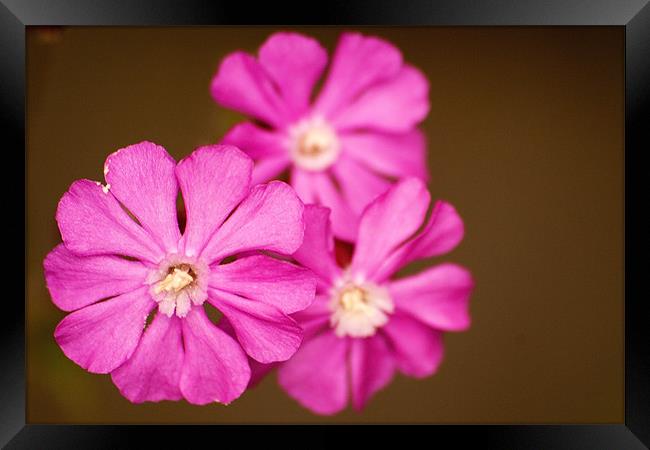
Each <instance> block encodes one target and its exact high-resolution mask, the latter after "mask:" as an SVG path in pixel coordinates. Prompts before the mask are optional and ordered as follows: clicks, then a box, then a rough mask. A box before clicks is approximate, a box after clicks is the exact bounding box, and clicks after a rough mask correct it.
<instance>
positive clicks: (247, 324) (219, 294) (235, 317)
mask: <svg viewBox="0 0 650 450" xmlns="http://www.w3.org/2000/svg"><path fill="white" fill-rule="evenodd" d="M209 292H210V296H209V297H208V301H210V303H211V304H212V305H214V307H215V308H217V309H218V310H219V311H221V312H222V313H223V314H224V316H226V317H227V318H228V321H229V322H230V324H231V325H232V327H233V329H234V330H235V334H236V335H237V339H238V340H239V343H240V344H241V345H242V347H243V348H244V350H245V351H246V353H248V355H249V356H250V357H251V358H253V359H255V360H257V361H259V362H261V363H270V362H274V361H285V360H287V359H289V358H291V356H292V355H293V354H294V353H295V352H296V350H297V349H298V347H300V343H301V342H302V328H300V326H299V325H298V324H297V323H296V321H295V320H293V319H292V318H291V317H289V316H287V315H286V314H284V313H283V312H282V311H280V310H279V309H278V308H276V307H274V306H271V305H268V304H266V303H262V302H258V301H255V300H249V299H246V298H243V297H240V296H237V295H234V294H230V293H228V292H224V291H222V290H217V289H210V291H209Z"/></svg>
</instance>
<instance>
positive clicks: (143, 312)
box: [44, 142, 315, 404]
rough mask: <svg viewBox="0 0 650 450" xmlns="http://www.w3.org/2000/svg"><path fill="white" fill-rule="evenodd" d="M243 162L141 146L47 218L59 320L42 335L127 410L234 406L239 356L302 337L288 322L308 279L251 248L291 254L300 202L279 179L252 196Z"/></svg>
mask: <svg viewBox="0 0 650 450" xmlns="http://www.w3.org/2000/svg"><path fill="white" fill-rule="evenodd" d="M252 165H253V163H252V161H251V159H250V158H249V157H248V156H246V155H245V154H244V153H242V152H241V151H239V150H238V149H236V148H235V147H232V146H220V145H214V146H207V147H201V148H199V149H197V150H196V151H195V152H194V153H192V155H190V156H189V157H187V158H185V159H183V160H182V161H181V162H180V163H178V164H176V162H175V161H174V160H173V159H172V157H171V156H169V154H168V153H167V152H166V151H165V149H164V148H163V147H160V146H157V145H155V144H153V143H150V142H142V143H140V144H136V145H132V146H129V147H126V148H124V149H121V150H118V151H117V152H115V153H113V154H112V155H110V156H109V157H108V158H107V160H106V164H105V166H104V174H105V178H106V183H107V184H106V185H105V186H102V185H101V183H99V182H93V181H90V180H79V181H75V182H74V183H73V184H72V185H71V186H70V189H69V190H68V192H66V193H65V194H64V195H63V197H62V198H61V201H60V202H59V206H58V210H57V213H56V219H57V222H58V225H59V229H60V231H61V236H62V237H63V242H64V243H63V244H60V245H58V246H57V247H56V248H54V250H52V252H50V254H48V255H47V257H46V259H45V262H44V266H45V277H46V281H47V286H48V289H49V291H50V293H51V295H52V299H53V301H54V303H55V304H56V305H57V306H58V307H59V308H61V309H63V310H64V311H72V312H71V314H69V315H67V316H66V317H65V318H64V319H63V320H62V321H61V322H60V323H59V325H58V326H57V327H56V330H55V332H54V336H55V339H56V341H57V343H58V344H59V346H60V347H61V349H62V350H63V352H64V353H65V355H66V356H67V357H68V358H70V359H71V360H73V361H74V362H75V363H77V364H78V365H80V366H81V367H83V368H84V369H86V370H88V371H89V372H92V373H110V374H111V377H112V379H113V382H114V383H115V385H116V386H117V387H118V388H119V389H120V392H121V393H122V394H123V395H124V396H125V397H126V398H128V399H129V400H131V401H132V402H136V403H139V402H143V401H160V400H179V399H181V398H185V399H186V400H187V401H188V402H190V403H194V404H205V403H209V402H214V401H217V402H221V403H229V402H231V401H232V400H234V399H236V398H237V397H239V396H240V395H241V393H242V392H243V391H244V389H245V388H246V386H247V384H248V382H249V378H250V372H251V371H250V367H249V363H248V361H247V355H248V356H250V357H252V358H253V359H255V360H257V361H260V362H273V361H283V360H286V359H287V358H289V357H291V356H292V355H293V353H294V352H295V351H296V350H297V349H298V347H299V345H300V343H301V340H302V330H301V328H300V327H299V326H298V324H297V323H296V322H295V321H294V320H293V319H292V318H291V317H289V315H288V314H290V313H294V312H296V311H300V310H302V309H304V308H306V307H307V306H308V305H310V304H311V302H312V301H313V296H314V291H315V280H314V278H313V275H312V274H311V273H310V271H309V270H307V269H304V268H300V267H297V266H295V265H293V264H290V263H288V262H284V261H280V260H278V259H274V258H271V257H269V256H264V255H262V254H259V253H257V252H256V251H258V250H267V251H271V252H277V253H280V254H290V253H292V252H293V251H295V250H296V249H297V248H298V247H299V246H300V245H301V243H302V240H303V234H304V223H303V217H302V215H303V205H302V203H301V201H300V200H299V199H298V197H297V196H296V195H295V193H294V191H293V189H292V188H291V187H290V186H288V185H287V184H285V183H282V182H279V181H275V182H271V183H269V184H266V185H257V186H254V187H252V188H251V184H250V182H251V173H252ZM179 188H180V192H181V193H182V197H183V200H184V204H185V210H186V215H187V224H186V226H185V230H184V231H183V232H182V233H181V230H179V226H178V222H177V218H176V201H177V197H178V194H179V192H178V191H179ZM242 253H245V254H246V256H243V257H240V258H238V259H236V260H235V261H234V262H230V263H227V264H219V263H220V262H222V261H223V260H224V258H227V257H229V256H232V255H237V254H242ZM105 299H108V300H105ZM102 300H103V301H102ZM206 300H207V302H208V303H207V304H210V305H212V306H213V307H215V308H217V309H218V310H219V311H220V312H221V313H222V314H223V316H224V317H226V318H228V319H229V322H230V323H231V324H232V326H233V329H234V335H235V337H236V339H234V338H233V337H231V336H229V335H228V334H226V333H225V332H223V331H222V329H221V328H219V327H217V326H215V325H214V324H213V323H212V322H211V321H210V320H209V319H208V316H207V315H206V312H205V309H206V307H207V304H206V303H205V302H206ZM152 312H153V320H152V321H151V323H150V324H149V325H148V326H147V327H146V329H145V321H146V319H147V317H148V316H149V315H150V314H151V313H152Z"/></svg>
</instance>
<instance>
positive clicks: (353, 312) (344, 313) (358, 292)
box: [330, 281, 394, 338]
mask: <svg viewBox="0 0 650 450" xmlns="http://www.w3.org/2000/svg"><path fill="white" fill-rule="evenodd" d="M330 310H331V311H332V315H331V316H330V325H331V326H332V327H333V328H334V332H335V333H336V335H337V336H339V337H343V336H350V337H355V338H362V337H368V336H372V335H374V334H375V332H376V331H377V329H378V328H380V327H382V326H384V325H385V324H386V323H387V322H388V314H390V313H392V312H393V310H394V308H393V301H392V300H391V298H390V296H389V295H388V291H387V290H386V289H385V288H382V287H380V286H377V285H376V284H373V283H369V282H350V281H339V282H338V283H337V284H336V285H335V287H334V288H333V289H332V292H331V301H330Z"/></svg>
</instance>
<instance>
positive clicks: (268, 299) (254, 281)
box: [209, 255, 316, 314]
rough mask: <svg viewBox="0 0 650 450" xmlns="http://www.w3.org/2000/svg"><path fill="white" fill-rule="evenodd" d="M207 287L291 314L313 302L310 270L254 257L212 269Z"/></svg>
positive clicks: (312, 275)
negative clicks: (259, 302) (256, 301)
mask: <svg viewBox="0 0 650 450" xmlns="http://www.w3.org/2000/svg"><path fill="white" fill-rule="evenodd" d="M209 284H210V286H212V287H214V288H216V289H220V290H223V291H226V292H231V293H233V294H238V295H241V296H243V297H246V298H249V299H252V300H258V301H261V302H263V303H266V304H267V305H271V306H275V307H276V308H278V309H279V310H280V311H282V312H284V313H286V314H290V313H293V312H296V311H301V310H303V309H305V308H307V307H308V306H309V305H311V303H312V302H313V301H314V293H315V291H316V276H315V275H314V273H313V272H312V271H311V270H309V269H305V268H303V267H299V266H296V265H295V264H291V263H288V262H286V261H280V260H279V259H275V258H271V257H269V256H263V255H255V256H249V257H246V258H240V259H238V260H236V261H234V262H231V263H229V264H222V265H218V266H213V267H212V269H211V270H210V279H209Z"/></svg>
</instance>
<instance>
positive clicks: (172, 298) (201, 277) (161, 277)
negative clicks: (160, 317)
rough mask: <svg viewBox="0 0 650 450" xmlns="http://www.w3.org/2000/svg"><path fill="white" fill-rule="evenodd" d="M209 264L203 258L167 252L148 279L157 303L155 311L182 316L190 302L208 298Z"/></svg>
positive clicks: (193, 302) (184, 314) (194, 302)
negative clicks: (198, 258)
mask: <svg viewBox="0 0 650 450" xmlns="http://www.w3.org/2000/svg"><path fill="white" fill-rule="evenodd" d="M207 273H208V267H207V265H206V264H205V263H203V262H202V261H199V260H196V259H194V258H189V257H185V256H183V255H177V254H173V255H168V256H167V257H166V258H165V259H164V260H163V261H162V262H161V263H160V265H159V266H158V269H156V270H153V271H152V272H151V273H150V274H149V278H148V279H147V281H148V283H149V285H150V286H151V288H150V290H149V292H150V293H151V296H152V297H153V299H154V300H155V301H156V302H158V310H159V311H160V312H161V313H163V314H165V315H166V316H167V317H171V316H172V315H173V314H174V313H176V315H177V316H178V317H185V316H186V315H187V313H188V312H189V311H190V309H191V308H192V305H201V304H203V302H204V301H205V299H206V298H207V284H206V278H207Z"/></svg>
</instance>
